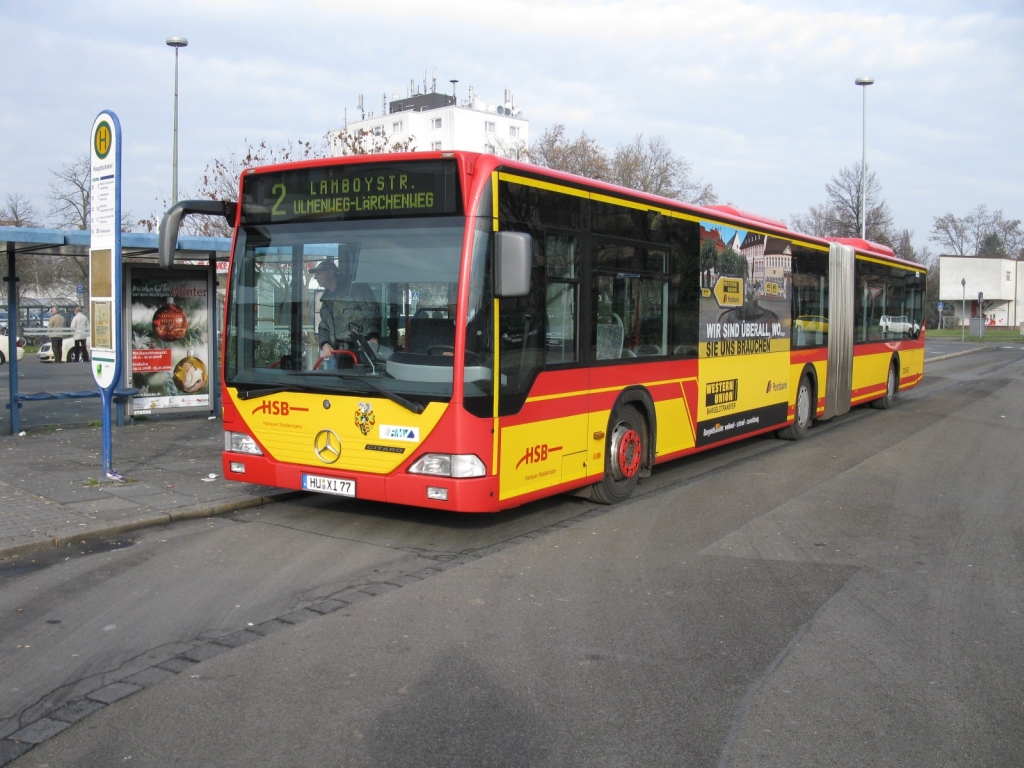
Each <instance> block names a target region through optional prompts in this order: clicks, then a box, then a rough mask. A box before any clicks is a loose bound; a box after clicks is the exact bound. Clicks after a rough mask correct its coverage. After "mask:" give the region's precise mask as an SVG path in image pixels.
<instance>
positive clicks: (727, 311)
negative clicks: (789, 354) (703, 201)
mask: <svg viewBox="0 0 1024 768" xmlns="http://www.w3.org/2000/svg"><path fill="white" fill-rule="evenodd" d="M700 238H701V243H700V267H701V273H700V281H701V302H700V341H701V345H700V356H701V357H703V358H709V357H731V356H734V355H750V354H757V353H764V352H780V351H784V350H788V349H789V338H790V290H791V287H790V286H791V280H792V278H791V271H792V254H791V253H790V250H791V246H790V243H788V242H787V241H785V240H780V239H778V238H775V237H769V236H768V235H763V234H760V233H758V232H749V231H746V230H742V229H733V228H730V227H725V226H723V225H721V224H715V223H711V222H706V221H705V222H701V230H700Z"/></svg>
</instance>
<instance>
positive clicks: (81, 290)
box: [75, 283, 85, 293]
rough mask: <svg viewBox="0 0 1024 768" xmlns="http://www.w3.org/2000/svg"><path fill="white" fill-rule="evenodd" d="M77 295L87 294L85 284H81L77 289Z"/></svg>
mask: <svg viewBox="0 0 1024 768" xmlns="http://www.w3.org/2000/svg"><path fill="white" fill-rule="evenodd" d="M75 293H85V285H84V284H83V283H79V284H78V285H77V286H76V287H75Z"/></svg>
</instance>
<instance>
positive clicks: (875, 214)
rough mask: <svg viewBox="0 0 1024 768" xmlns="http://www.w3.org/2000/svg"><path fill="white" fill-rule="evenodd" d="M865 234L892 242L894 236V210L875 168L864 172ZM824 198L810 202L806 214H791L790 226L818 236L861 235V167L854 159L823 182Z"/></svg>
mask: <svg viewBox="0 0 1024 768" xmlns="http://www.w3.org/2000/svg"><path fill="white" fill-rule="evenodd" d="M866 188H867V196H866V201H865V202H866V204H865V206H864V207H865V209H866V212H867V213H866V216H865V221H866V222H867V226H866V227H865V229H866V232H865V237H866V238H867V239H868V240H871V241H873V242H876V243H882V244H883V245H889V246H891V245H892V244H893V241H894V240H895V239H896V237H897V233H896V232H895V230H894V225H893V214H892V210H891V209H890V208H889V204H888V203H887V202H886V201H885V200H884V199H883V198H882V185H881V184H880V183H879V181H878V178H877V177H876V176H875V172H874V171H868V173H867V176H866ZM825 194H826V195H827V198H828V199H827V200H826V201H825V202H824V203H823V204H822V205H820V206H817V207H816V206H811V208H810V210H809V211H808V213H807V215H806V216H799V215H797V216H794V217H793V218H792V220H791V221H792V223H793V226H794V227H796V228H797V229H800V230H803V231H805V232H807V233H808V234H811V235H819V236H821V237H860V231H861V169H860V163H854V164H853V165H852V166H850V167H848V168H840V169H839V171H838V172H837V173H836V174H835V175H834V176H833V177H832V179H831V181H829V182H828V183H827V184H826V185H825Z"/></svg>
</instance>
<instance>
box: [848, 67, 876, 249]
mask: <svg viewBox="0 0 1024 768" xmlns="http://www.w3.org/2000/svg"><path fill="white" fill-rule="evenodd" d="M853 82H855V83H856V84H857V85H859V86H861V87H862V88H863V93H864V102H863V107H862V110H861V114H862V120H863V126H862V129H861V158H860V236H861V239H862V240H863V239H865V238H866V237H867V219H868V188H867V169H868V86H869V85H871V84H872V83H874V82H875V81H874V79H873V78H870V77H858V78H857V79H856V80H854V81H853Z"/></svg>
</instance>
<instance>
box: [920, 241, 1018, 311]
mask: <svg viewBox="0 0 1024 768" xmlns="http://www.w3.org/2000/svg"><path fill="white" fill-rule="evenodd" d="M978 294H982V296H983V301H984V306H981V305H979V302H978ZM939 301H941V302H942V303H943V304H944V305H945V307H946V309H947V310H948V309H949V308H950V307H952V309H953V311H954V313H955V315H956V318H957V319H956V324H957V325H958V326H959V325H963V324H964V323H965V320H964V315H965V314H966V317H967V318H968V319H970V318H972V317H982V316H983V317H984V319H985V325H989V326H991V325H995V326H1011V327H1012V326H1017V325H1018V324H1019V323H1020V322H1021V321H1024V316H1022V314H1021V303H1022V302H1024V261H1014V260H1013V259H987V258H979V257H977V256H940V257H939Z"/></svg>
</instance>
